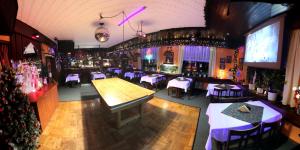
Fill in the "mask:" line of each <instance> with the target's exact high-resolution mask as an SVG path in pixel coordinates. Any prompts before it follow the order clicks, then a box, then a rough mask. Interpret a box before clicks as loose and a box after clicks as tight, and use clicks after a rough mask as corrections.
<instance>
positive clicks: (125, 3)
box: [17, 0, 206, 48]
mask: <svg viewBox="0 0 300 150" xmlns="http://www.w3.org/2000/svg"><path fill="white" fill-rule="evenodd" d="M205 3H206V2H205V0H188V1H187V0H76V1H75V0H26V1H25V0H18V5H19V10H18V14H17V19H19V20H21V21H23V22H25V23H26V24H28V25H30V26H32V27H33V28H35V29H37V30H38V31H40V32H41V33H43V34H45V35H46V36H48V37H49V38H51V39H54V37H57V38H58V40H73V41H74V42H75V47H78V46H79V47H81V48H84V47H99V43H98V42H97V41H96V39H95V38H94V33H95V29H96V28H97V27H98V23H99V22H100V21H99V14H100V12H101V13H102V15H103V16H112V15H115V14H117V13H119V12H121V11H125V13H126V14H127V15H128V14H130V13H131V12H132V11H134V10H136V9H137V8H139V7H141V6H146V7H147V8H146V9H145V10H144V11H143V12H141V13H140V14H138V15H136V16H134V17H133V18H131V20H130V24H131V26H132V27H133V28H134V29H135V30H136V29H137V27H138V25H139V24H140V21H143V22H144V25H143V31H144V32H146V33H151V32H156V31H159V30H163V29H170V28H180V27H205V24H206V22H205V18H204V6H205ZM121 20H122V15H120V16H117V17H115V18H110V19H102V20H101V21H102V22H104V23H105V26H106V27H107V28H108V30H109V32H110V39H109V40H108V41H107V42H105V43H103V44H100V47H110V46H113V45H115V44H118V43H120V42H122V27H120V26H118V25H117V24H118V23H119V22H120V21H121ZM133 37H135V31H134V30H132V29H131V28H130V27H129V25H128V23H126V24H125V40H128V39H131V38H133Z"/></svg>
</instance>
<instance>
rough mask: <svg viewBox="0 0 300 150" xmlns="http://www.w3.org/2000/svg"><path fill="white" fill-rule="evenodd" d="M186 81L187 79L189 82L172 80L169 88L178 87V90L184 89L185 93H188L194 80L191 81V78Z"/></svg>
mask: <svg viewBox="0 0 300 150" xmlns="http://www.w3.org/2000/svg"><path fill="white" fill-rule="evenodd" d="M178 78H181V79H182V78H183V77H178ZM185 79H187V80H188V81H179V80H177V79H173V80H170V81H169V82H168V85H167V88H169V87H176V88H180V89H184V92H187V90H188V88H189V87H190V85H191V82H192V81H193V79H191V78H185Z"/></svg>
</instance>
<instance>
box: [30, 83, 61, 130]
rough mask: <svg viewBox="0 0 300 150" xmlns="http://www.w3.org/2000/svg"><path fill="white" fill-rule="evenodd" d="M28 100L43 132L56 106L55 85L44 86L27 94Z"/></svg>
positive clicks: (56, 93) (56, 94)
mask: <svg viewBox="0 0 300 150" xmlns="http://www.w3.org/2000/svg"><path fill="white" fill-rule="evenodd" d="M28 98H29V101H30V104H31V105H32V106H33V108H34V111H35V114H36V116H37V118H38V120H39V121H40V124H41V129H42V130H44V129H45V128H46V126H47V124H48V122H49V120H50V119H51V116H52V114H53V113H54V111H55V109H56V107H57V106H58V92H57V83H50V84H48V85H44V86H43V87H42V88H41V89H40V90H38V91H36V92H32V93H29V94H28Z"/></svg>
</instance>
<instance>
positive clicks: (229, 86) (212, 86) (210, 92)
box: [206, 83, 242, 97]
mask: <svg viewBox="0 0 300 150" xmlns="http://www.w3.org/2000/svg"><path fill="white" fill-rule="evenodd" d="M215 88H216V89H225V90H227V92H224V93H222V96H231V95H233V92H231V91H230V89H241V88H240V87H239V86H238V85H234V84H214V83H209V84H208V85H207V93H206V96H207V97H208V96H211V95H213V96H217V93H216V92H215V91H214V89H215ZM239 96H242V95H239Z"/></svg>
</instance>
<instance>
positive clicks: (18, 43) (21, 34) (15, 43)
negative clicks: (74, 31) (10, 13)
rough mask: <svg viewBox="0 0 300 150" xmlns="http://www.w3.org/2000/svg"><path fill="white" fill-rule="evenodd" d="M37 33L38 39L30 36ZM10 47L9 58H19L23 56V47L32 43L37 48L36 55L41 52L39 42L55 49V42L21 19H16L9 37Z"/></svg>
mask: <svg viewBox="0 0 300 150" xmlns="http://www.w3.org/2000/svg"><path fill="white" fill-rule="evenodd" d="M35 34H38V35H39V36H40V37H39V38H38V39H34V38H32V36H33V35H35ZM10 42H11V43H10V44H11V49H10V50H9V53H8V55H9V58H10V59H13V60H20V59H23V58H24V55H23V52H24V50H25V47H26V46H27V45H28V44H29V43H32V44H33V45H34V47H35V48H36V49H37V50H38V55H40V53H41V44H42V43H44V44H46V45H48V46H49V47H52V48H54V49H56V43H55V42H53V41H52V40H50V39H49V38H48V37H46V36H45V35H43V34H42V33H40V32H39V31H37V30H36V29H34V28H32V27H31V26H29V25H27V24H25V23H24V22H22V21H19V20H16V25H15V32H14V33H13V34H12V36H11V38H10Z"/></svg>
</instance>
